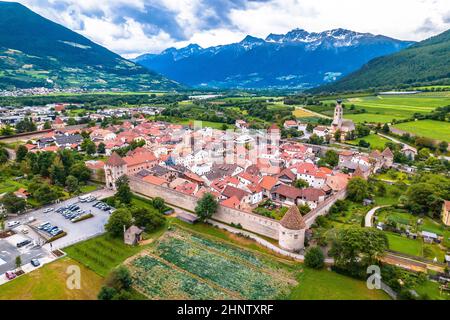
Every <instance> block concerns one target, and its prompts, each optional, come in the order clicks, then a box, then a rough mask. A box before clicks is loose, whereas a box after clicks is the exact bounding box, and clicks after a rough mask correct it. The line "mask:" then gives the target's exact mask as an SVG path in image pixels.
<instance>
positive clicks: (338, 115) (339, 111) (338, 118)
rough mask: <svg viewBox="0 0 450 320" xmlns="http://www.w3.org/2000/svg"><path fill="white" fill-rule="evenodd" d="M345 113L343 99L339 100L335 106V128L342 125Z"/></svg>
mask: <svg viewBox="0 0 450 320" xmlns="http://www.w3.org/2000/svg"><path fill="white" fill-rule="evenodd" d="M343 114H344V110H343V108H342V100H337V103H336V108H334V118H333V123H332V125H333V127H334V129H335V130H338V129H340V128H341V127H342V119H343Z"/></svg>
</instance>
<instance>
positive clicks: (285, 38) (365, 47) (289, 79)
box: [133, 29, 414, 89]
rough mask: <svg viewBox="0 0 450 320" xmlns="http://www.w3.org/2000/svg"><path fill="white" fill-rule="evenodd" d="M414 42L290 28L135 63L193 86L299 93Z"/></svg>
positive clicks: (147, 57)
mask: <svg viewBox="0 0 450 320" xmlns="http://www.w3.org/2000/svg"><path fill="white" fill-rule="evenodd" d="M413 44H414V42H410V41H401V40H396V39H392V38H389V37H386V36H382V35H373V34H370V33H358V32H354V31H350V30H345V29H334V30H329V31H324V32H320V33H315V32H311V33H310V32H307V31H305V30H303V29H294V30H292V31H290V32H288V33H286V34H270V35H269V36H267V38H265V39H261V38H256V37H252V36H247V37H245V38H244V39H243V40H242V41H241V42H239V43H233V44H228V45H221V46H214V47H209V48H202V47H200V46H199V45H197V44H190V45H189V46H187V47H185V48H181V49H175V48H169V49H166V50H164V51H163V52H161V53H160V54H144V55H141V56H139V57H137V58H136V59H134V60H133V61H135V62H137V63H139V64H141V65H143V66H145V67H147V68H149V69H151V70H155V71H156V72H159V73H161V74H163V75H164V76H167V77H168V78H171V79H174V80H176V81H179V82H181V83H185V84H187V85H190V86H192V87H200V88H201V87H204V88H256V89H259V88H283V89H284V88H296V89H302V88H311V87H316V86H319V85H322V84H325V83H329V82H332V81H335V80H336V79H339V78H341V77H343V76H345V75H348V74H349V73H351V72H354V71H356V70H357V69H359V68H360V67H361V66H362V65H364V64H365V63H367V62H368V61H370V60H371V59H373V58H377V57H380V56H384V55H388V54H391V53H395V52H398V51H400V50H402V49H404V48H407V47H409V46H411V45H413Z"/></svg>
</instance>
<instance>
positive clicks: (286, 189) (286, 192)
mask: <svg viewBox="0 0 450 320" xmlns="http://www.w3.org/2000/svg"><path fill="white" fill-rule="evenodd" d="M274 193H277V194H279V195H282V196H284V197H286V198H289V199H296V198H301V196H302V190H300V189H297V188H295V187H292V186H288V185H285V184H282V185H280V186H278V187H277V188H276V189H275V190H274Z"/></svg>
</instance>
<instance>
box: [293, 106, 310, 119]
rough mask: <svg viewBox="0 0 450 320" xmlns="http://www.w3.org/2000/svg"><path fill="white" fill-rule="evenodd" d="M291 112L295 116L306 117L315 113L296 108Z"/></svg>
mask: <svg viewBox="0 0 450 320" xmlns="http://www.w3.org/2000/svg"><path fill="white" fill-rule="evenodd" d="M292 114H293V115H294V116H295V117H296V118H308V117H314V116H315V114H314V113H312V112H309V111H307V110H305V109H298V108H296V109H295V110H294V111H293V112H292Z"/></svg>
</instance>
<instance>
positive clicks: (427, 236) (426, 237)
mask: <svg viewBox="0 0 450 320" xmlns="http://www.w3.org/2000/svg"><path fill="white" fill-rule="evenodd" d="M422 237H423V241H424V242H426V243H433V242H435V241H436V242H437V240H438V239H439V238H438V235H437V234H435V233H433V232H428V231H422Z"/></svg>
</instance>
